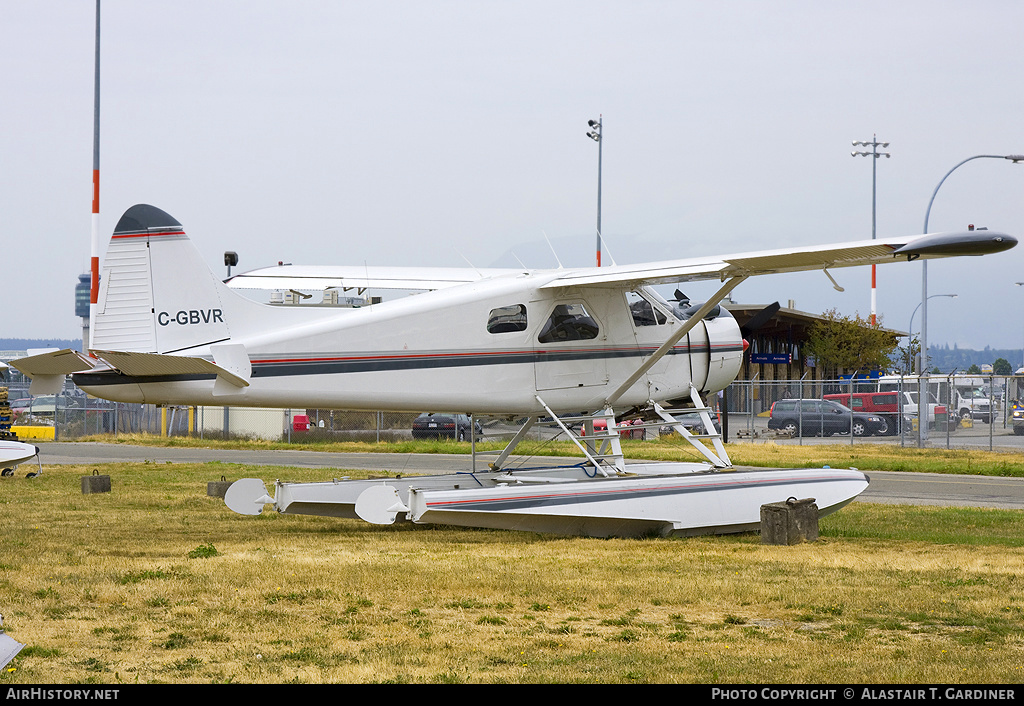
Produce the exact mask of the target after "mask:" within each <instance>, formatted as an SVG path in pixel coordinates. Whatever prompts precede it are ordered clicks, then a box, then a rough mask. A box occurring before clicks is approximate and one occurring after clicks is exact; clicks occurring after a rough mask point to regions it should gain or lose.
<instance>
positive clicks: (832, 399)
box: [723, 374, 1024, 449]
mask: <svg viewBox="0 0 1024 706" xmlns="http://www.w3.org/2000/svg"><path fill="white" fill-rule="evenodd" d="M921 390H927V393H926V396H925V397H926V401H925V404H924V405H923V406H922V405H921V404H920V401H921V394H920V391H921ZM723 397H725V399H726V401H727V402H726V405H727V408H728V411H729V414H728V417H729V427H730V431H731V434H730V436H732V437H733V438H734V440H750V441H754V442H757V441H768V440H771V441H776V442H778V441H790V440H791V442H792V443H816V442H817V443H820V441H821V440H823V439H830V440H831V441H832V442H833V443H834V442H836V441H837V437H838V436H846V437H847V439H846V441H847V442H848V443H861V442H870V443H879V442H884V441H888V442H889V443H897V444H900V445H904V446H906V445H912V446H922V447H933V448H939V447H942V448H958V447H964V446H970V447H975V448H978V447H985V446H988V448H990V449H995V448H996V447H1000V448H1003V447H1008V446H1009V447H1021V448H1022V449H1024V436H1021V435H1024V409H1022V411H1019V412H1017V410H1018V408H1020V407H1021V403H1022V402H1024V399H1022V398H1024V377H1020V376H1009V375H956V374H952V375H941V374H935V375H929V376H927V377H917V376H903V375H889V376H880V377H877V378H871V379H850V378H846V379H838V380H807V379H804V380H763V381H762V380H757V379H754V380H747V381H737V382H735V383H733V384H732V385H730V386H729V388H728V390H727V391H726V393H725V395H724V396H723ZM840 405H841V409H837V406H840ZM1015 412H1017V414H1018V416H1017V417H1016V419H1015V417H1014V413H1015ZM1015 421H1016V424H1015ZM1017 436H1021V438H1020V439H1019V440H1018V439H1015V438H1014V437H1017Z"/></svg>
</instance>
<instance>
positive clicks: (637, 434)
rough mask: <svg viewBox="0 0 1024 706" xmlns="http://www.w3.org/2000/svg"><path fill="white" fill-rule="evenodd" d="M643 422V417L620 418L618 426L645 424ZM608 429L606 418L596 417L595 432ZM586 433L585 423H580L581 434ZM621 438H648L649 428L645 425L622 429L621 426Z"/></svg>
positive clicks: (641, 439) (584, 434)
mask: <svg viewBox="0 0 1024 706" xmlns="http://www.w3.org/2000/svg"><path fill="white" fill-rule="evenodd" d="M643 423H644V421H643V420H642V419H620V420H619V421H618V422H616V426H618V427H631V426H633V425H640V424H643ZM606 429H608V423H607V422H605V420H603V419H595V420H594V432H595V433H597V432H604V431H605V430H606ZM586 435H587V434H586V428H585V427H584V426H583V425H580V436H586ZM619 438H620V439H639V440H640V441H643V440H644V439H646V438H647V429H646V428H645V427H642V426H641V427H639V428H638V429H621V428H620V429H619Z"/></svg>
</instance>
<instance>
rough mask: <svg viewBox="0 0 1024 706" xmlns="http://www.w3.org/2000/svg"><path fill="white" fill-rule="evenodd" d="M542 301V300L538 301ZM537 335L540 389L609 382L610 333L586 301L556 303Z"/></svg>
mask: <svg viewBox="0 0 1024 706" xmlns="http://www.w3.org/2000/svg"><path fill="white" fill-rule="evenodd" d="M538 303H539V302H538ZM547 314H548V315H547V317H546V318H545V321H544V323H543V325H542V326H541V327H540V330H539V332H538V334H537V342H536V353H537V355H536V363H535V365H534V371H535V375H536V381H537V389H538V390H561V389H567V388H576V387H590V386H595V385H606V384H608V361H607V358H606V355H607V346H606V343H607V336H606V334H605V333H604V332H603V331H602V330H601V325H600V324H599V323H598V321H597V319H595V318H594V316H593V315H592V313H591V307H589V306H588V305H587V304H586V303H585V302H584V301H583V300H580V299H576V300H566V301H560V302H556V303H555V304H554V305H553V306H552V307H551V308H550V310H549V311H548V312H547Z"/></svg>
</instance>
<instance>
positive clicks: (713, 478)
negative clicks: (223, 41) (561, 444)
mask: <svg viewBox="0 0 1024 706" xmlns="http://www.w3.org/2000/svg"><path fill="white" fill-rule="evenodd" d="M1016 242H1017V241H1016V239H1015V238H1014V237H1012V236H1009V235H1006V234H1003V233H997V232H994V231H988V230H984V231H981V230H978V231H971V232H964V233H936V234H926V235H919V236H913V237H907V238H891V239H877V240H866V241H858V242H850V243H843V244H838V245H824V246H810V247H806V248H796V249H790V250H773V251H764V252H753V253H744V254H739V255H732V256H725V257H698V258H690V259H681V260H671V261H664V262H655V263H648V264H639V265H612V266H607V267H591V268H577V269H557V270H530V269H527V268H521V269H502V270H493V269H492V270H477V269H475V268H455V269H449V268H439V269H434V268H392V267H376V268H375V267H365V266H356V267H328V266H293V265H279V266H277V267H269V268H264V269H259V270H254V271H251V272H247V273H243V274H240V275H236V276H234V277H230V278H229V279H228V280H226V281H221V280H220V279H218V278H217V277H216V276H215V275H214V274H213V273H212V272H211V271H210V269H209V268H208V267H207V265H206V264H205V263H204V262H203V261H202V259H201V258H200V256H199V253H198V252H197V251H196V249H195V248H194V247H193V246H192V244H191V242H190V241H189V239H188V238H187V237H186V235H185V232H184V230H183V229H182V226H181V224H179V223H178V222H177V221H176V220H175V219H174V218H172V217H171V216H169V215H168V214H167V213H165V212H163V211H161V210H160V209H158V208H155V207H153V206H148V205H137V206H133V207H132V208H130V209H128V211H127V212H126V213H125V214H124V215H123V216H122V218H121V219H120V221H119V222H118V224H117V226H116V228H115V230H114V233H113V236H112V238H111V241H110V245H109V247H108V250H107V254H106V258H105V261H104V266H103V273H102V278H101V288H100V293H99V301H98V304H97V307H98V310H97V312H96V315H95V321H94V323H93V333H92V345H91V347H90V350H89V353H88V355H83V354H80V353H76V352H74V351H70V350H65V351H59V352H53V353H46V354H42V355H38V356H32V357H28V358H22V359H19V360H15V361H12V362H11V365H13V366H14V367H16V368H18V369H19V370H21V371H22V372H24V373H25V374H26V375H28V376H29V377H31V378H32V390H31V391H32V392H33V394H42V393H44V392H45V391H47V390H53V389H54V388H57V387H59V386H60V385H62V384H63V377H64V376H65V375H69V374H70V375H71V376H72V379H73V380H74V382H75V383H76V384H77V385H78V386H79V387H81V388H82V389H83V390H85V391H86V392H88V393H89V394H92V395H94V396H97V397H101V398H104V399H109V400H115V401H122V402H141V403H152V404H167V405H217V406H259V407H301V408H316V409H345V410H371V411H372V410H392V411H407V412H419V411H424V410H431V411H448V412H458V413H473V414H485V415H504V416H508V417H510V418H524V419H525V420H526V421H525V423H524V424H523V425H522V427H521V428H520V429H519V431H518V432H517V433H516V435H515V436H514V437H513V439H512V440H511V442H510V443H509V444H508V446H507V447H506V448H505V449H504V450H503V451H502V452H501V453H500V454H499V455H498V456H497V458H496V459H495V460H494V461H493V462H492V463H491V464H490V466H489V470H488V471H487V472H481V473H469V474H446V475H442V476H419V477H408V478H404V479H389V480H377V481H355V480H336V481H329V482H326V483H310V484H292V483H281V482H278V483H277V485H276V492H275V496H274V497H273V498H272V497H270V496H269V495H268V493H267V490H266V488H265V486H263V482H262V481H259V480H255V479H243V480H241V481H237V482H236V483H235V484H234V485H232V486H231V488H230V490H229V492H228V495H227V496H226V498H225V500H226V502H227V504H228V506H229V507H231V508H232V509H234V510H236V511H238V512H242V513H245V514H258V513H259V512H261V511H262V510H263V509H264V507H265V505H267V504H270V505H272V506H273V507H274V509H276V510H277V511H279V512H295V513H306V514H319V515H328V516H342V517H359V518H362V519H364V520H367V521H369V522H375V523H382V524H388V523H390V522H394V521H397V520H398V519H402V520H411V521H413V522H420V523H444V524H453V525H465V526H481V527H508V528H519V529H528V530H536V531H551V532H567V533H581V534H595V535H613V534H615V535H637V534H649V533H652V532H653V533H663V534H664V533H672V532H674V533H697V532H726V531H736V530H741V529H749V528H751V527H753V526H756V525H757V523H758V521H759V512H760V506H761V505H763V504H766V503H770V502H777V501H783V500H786V499H788V498H790V497H797V498H806V497H814V498H815V499H816V500H817V504H818V506H819V511H820V512H821V513H822V514H826V513H828V512H831V511H834V510H836V509H838V508H840V507H842V506H843V505H845V504H846V503H849V502H850V501H851V500H852V499H853V498H855V497H856V496H857V495H858V494H859V493H861V492H862V491H863V490H864V489H865V488H866V487H867V483H868V479H867V478H866V476H864V474H862V473H860V472H858V471H856V470H842V469H824V468H823V469H807V470H796V471H792V470H790V471H782V470H778V471H750V472H740V471H736V470H735V469H733V467H732V464H731V462H730V460H729V458H728V455H727V453H726V449H725V446H724V444H723V443H722V441H721V436H720V434H717V433H713V432H714V425H713V423H712V421H711V418H710V414H709V412H710V411H711V410H710V408H709V407H708V405H707V404H706V403H705V401H704V400H706V399H707V396H708V395H713V394H715V393H717V392H718V391H720V390H722V389H724V388H725V387H726V386H727V385H729V384H730V383H731V382H732V381H733V380H734V379H735V377H736V375H737V374H738V372H739V368H740V363H741V359H742V356H743V352H744V348H745V342H744V339H743V336H744V332H743V331H742V330H741V328H740V326H739V325H738V324H737V322H736V320H735V319H733V318H732V316H731V315H730V314H729V313H728V312H727V311H726V310H725V309H724V308H722V307H720V306H719V303H720V302H721V301H722V300H723V299H724V298H725V297H726V296H727V295H728V294H729V293H730V292H731V291H732V290H733V289H734V288H735V287H736V286H737V285H738V284H740V283H741V282H743V281H744V280H746V279H747V278H748V277H752V276H755V275H762V274H770V273H778V272H797V271H805V270H823V271H824V273H825V274H826V275H827V276H828V277H829V278H830V279H831V278H832V275H831V274H829V270H830V269H834V268H840V267H850V266H857V265H870V264H883V263H887V262H894V261H900V260H904V261H906V260H915V259H918V258H940V257H952V256H959V255H982V254H987V253H995V252H1000V251H1003V250H1006V249H1008V248H1011V247H1013V246H1014V245H1016ZM699 280H718V281H719V282H720V283H721V286H720V287H719V289H718V291H717V292H716V293H715V294H714V295H713V296H712V297H711V298H710V299H708V300H707V301H705V302H703V303H699V304H693V305H690V303H689V301H687V300H686V298H685V296H684V295H682V294H681V293H680V292H678V290H677V295H676V299H674V300H671V301H669V300H666V299H665V298H664V297H662V296H660V295H659V294H658V293H657V292H656V291H655V290H654V289H653V286H655V285H663V284H677V283H686V282H693V281H699ZM833 282H834V280H833ZM236 289H269V290H272V291H277V292H279V293H286V294H294V295H296V296H298V297H301V299H302V300H306V299H309V300H312V299H313V297H312V296H311V295H310V294H303V293H304V292H321V293H322V294H323V296H322V300H321V301H315V303H307V304H302V303H299V304H294V305H290V306H281V305H274V304H273V303H269V304H268V303H261V302H257V301H254V300H253V299H252V298H248V297H245V296H242V295H241V294H240V293H239V292H237V291H234V290H236ZM352 289H355V290H358V291H364V290H367V289H399V290H416V291H418V292H419V293H418V294H416V295H414V296H404V297H401V298H396V299H391V300H387V301H377V300H375V299H371V300H369V301H368V302H367V305H365V306H358V307H352V306H330V305H329V304H330V303H332V302H336V301H338V293H339V292H345V291H348V290H352ZM580 410H587V411H588V413H587V414H583V415H581V414H580ZM679 410H682V411H684V412H687V413H692V412H697V413H699V414H700V415H701V418H702V420H703V422H704V429H705V430H706V431H710V432H712V433H710V434H706V435H695V434H692V433H691V432H690V431H689V430H688V429H687V428H686V427H685V426H683V425H682V424H681V423H679V420H678V419H677V415H678V411H679ZM541 418H546V419H547V418H549V419H550V420H553V422H554V423H556V424H557V425H559V426H560V427H561V429H562V430H563V431H564V432H565V433H566V434H567V435H568V437H569V438H570V439H572V440H573V441H575V442H576V444H577V446H578V447H579V449H580V450H581V452H582V454H583V456H584V457H585V461H583V462H582V463H580V464H579V465H576V466H564V467H561V468H555V469H551V468H546V469H534V470H514V471H513V470H509V469H508V468H506V467H505V466H506V462H507V460H508V457H509V454H510V453H511V452H512V451H513V450H514V449H515V447H516V445H517V444H518V443H519V442H520V441H521V440H522V439H523V438H524V437H525V435H526V433H527V431H528V430H529V429H530V428H531V427H532V426H533V425H534V424H536V423H537V421H538V420H539V419H541ZM626 418H628V419H630V420H640V424H641V425H642V426H643V425H647V426H652V427H653V426H662V425H671V426H672V427H673V428H675V429H676V430H678V431H679V432H680V434H682V436H683V437H684V438H685V439H687V440H688V441H689V442H690V443H691V444H692V445H693V448H694V449H695V450H696V451H697V452H698V453H699V454H700V456H701V457H703V459H704V460H703V461H701V462H700V463H645V464H632V463H629V464H627V462H626V459H625V458H624V457H623V454H622V449H621V446H620V444H619V434H618V432H619V431H620V427H619V423H620V422H621V421H622V420H624V419H626ZM595 421H596V422H598V424H597V425H596V427H597V430H596V431H595ZM631 428H633V429H634V430H635V428H636V427H635V425H634V426H633V427H631ZM581 429H582V433H581V432H580V430H581ZM701 437H704V438H707V439H708V440H709V441H710V446H709V445H707V444H705V443H704V442H703V438H701ZM724 471H728V472H727V473H726V472H724Z"/></svg>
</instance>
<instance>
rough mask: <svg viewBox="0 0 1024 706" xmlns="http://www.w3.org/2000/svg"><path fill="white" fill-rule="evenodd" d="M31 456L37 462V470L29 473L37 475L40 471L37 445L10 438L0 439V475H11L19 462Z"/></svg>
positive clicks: (40, 464) (27, 459)
mask: <svg viewBox="0 0 1024 706" xmlns="http://www.w3.org/2000/svg"><path fill="white" fill-rule="evenodd" d="M33 458H35V459H36V461H37V462H39V471H38V472H33V473H31V474H29V475H31V476H37V475H39V473H41V472H42V470H43V467H42V462H41V461H39V447H38V446H33V445H32V444H26V443H23V442H21V441H12V440H11V439H0V475H5V476H12V475H14V469H16V468H17V467H18V465H19V464H22V463H25V462H26V461H30V460H32V459H33Z"/></svg>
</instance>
